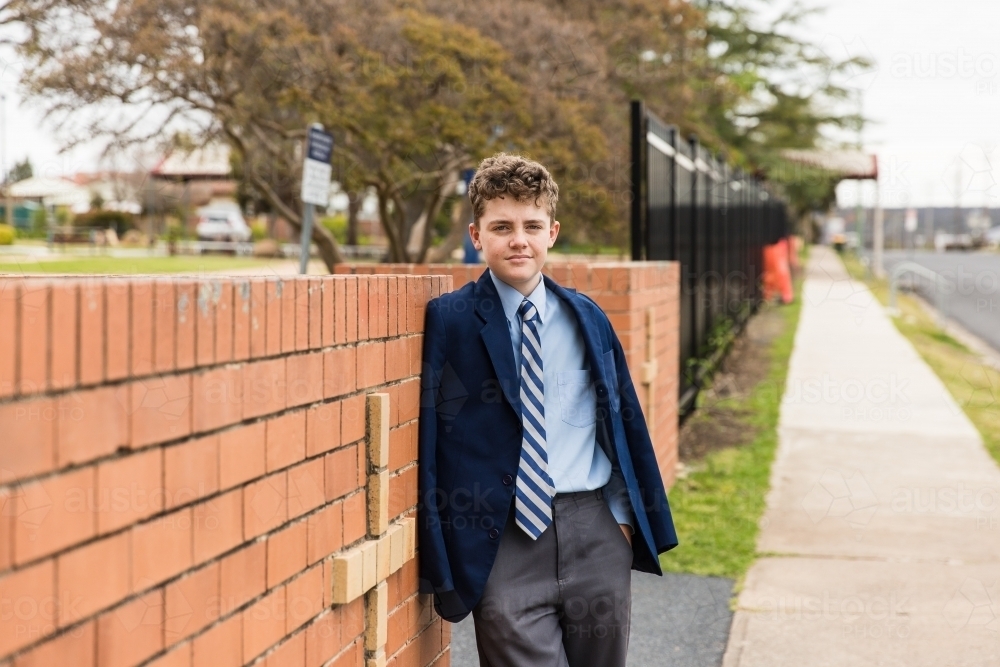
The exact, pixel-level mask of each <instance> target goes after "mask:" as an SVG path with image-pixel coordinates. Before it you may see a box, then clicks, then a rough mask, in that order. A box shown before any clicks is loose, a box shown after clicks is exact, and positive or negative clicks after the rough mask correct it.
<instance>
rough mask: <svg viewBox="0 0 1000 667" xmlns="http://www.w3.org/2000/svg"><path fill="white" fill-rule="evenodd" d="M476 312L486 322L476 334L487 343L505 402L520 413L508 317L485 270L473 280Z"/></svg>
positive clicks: (518, 385) (487, 271)
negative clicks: (474, 281) (475, 280)
mask: <svg viewBox="0 0 1000 667" xmlns="http://www.w3.org/2000/svg"><path fill="white" fill-rule="evenodd" d="M475 296H476V313H477V314H478V315H479V317H480V318H482V320H483V321H484V322H485V323H486V324H485V325H484V326H483V328H482V329H481V330H480V332H479V335H480V336H482V338H483V343H485V344H486V351H487V353H488V354H489V355H490V361H491V362H493V370H494V371H495V372H496V375H497V380H499V381H500V388H501V389H502V390H503V395H504V396H505V397H506V398H507V402H508V403H510V406H511V407H512V408H514V412H516V413H517V415H518V416H519V417H520V415H521V398H520V396H521V384H520V382H519V381H518V379H517V368H516V367H515V364H514V348H513V347H512V344H511V340H510V331H509V330H508V329H507V316H506V315H504V312H503V304H502V303H501V302H500V295H499V294H498V293H497V288H496V285H494V284H493V279H492V278H490V272H489V270H488V269H487V270H486V271H484V272H483V275H482V276H481V277H480V278H479V280H478V281H477V282H476V289H475Z"/></svg>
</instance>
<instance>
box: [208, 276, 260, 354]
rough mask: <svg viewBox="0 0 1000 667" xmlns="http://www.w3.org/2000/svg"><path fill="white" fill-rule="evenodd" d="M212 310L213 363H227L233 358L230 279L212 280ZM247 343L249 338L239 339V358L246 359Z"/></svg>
mask: <svg viewBox="0 0 1000 667" xmlns="http://www.w3.org/2000/svg"><path fill="white" fill-rule="evenodd" d="M238 301H239V300H237V303H238ZM212 312H213V313H214V319H215V345H214V347H215V363H217V364H225V363H229V362H230V361H232V360H233V359H234V357H233V347H234V341H233V318H234V316H235V310H234V308H233V282H232V281H231V280H220V281H218V282H215V281H213V282H212ZM241 322H243V324H244V325H245V324H246V322H245V320H241ZM246 332H247V329H246V326H244V327H243V333H246ZM199 335H200V334H199ZM249 343H250V340H249V338H246V337H244V338H242V339H241V340H240V351H241V355H240V358H241V359H246V357H247V355H248V354H249Z"/></svg>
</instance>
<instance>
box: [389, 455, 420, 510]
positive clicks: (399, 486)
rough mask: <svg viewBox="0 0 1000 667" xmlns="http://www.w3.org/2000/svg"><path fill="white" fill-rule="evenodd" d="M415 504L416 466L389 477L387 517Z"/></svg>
mask: <svg viewBox="0 0 1000 667" xmlns="http://www.w3.org/2000/svg"><path fill="white" fill-rule="evenodd" d="M416 504H417V466H412V467H410V468H407V469H406V470H404V471H403V472H401V473H399V474H395V475H392V476H390V477H389V517H390V518H393V517H397V516H399V515H401V514H403V513H404V512H405V511H406V510H408V509H409V508H411V507H413V506H415V505H416Z"/></svg>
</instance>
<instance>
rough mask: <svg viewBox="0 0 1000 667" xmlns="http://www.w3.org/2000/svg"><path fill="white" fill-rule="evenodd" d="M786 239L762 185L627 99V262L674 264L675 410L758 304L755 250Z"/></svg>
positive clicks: (689, 401)
mask: <svg viewBox="0 0 1000 667" xmlns="http://www.w3.org/2000/svg"><path fill="white" fill-rule="evenodd" d="M787 234H788V216H787V211H786V208H785V205H784V203H783V202H782V201H780V200H779V199H777V198H776V197H775V196H774V195H773V193H772V192H770V191H769V189H768V188H767V186H766V185H765V184H764V183H762V182H761V181H760V180H758V179H756V178H754V177H753V176H751V175H748V174H746V173H744V172H742V171H741V170H739V169H734V168H730V167H729V166H728V165H727V164H726V162H725V161H724V160H723V159H721V158H720V157H719V156H716V155H712V154H711V153H710V152H709V151H708V150H706V149H705V147H704V146H701V145H699V143H698V141H697V139H695V138H693V137H692V138H690V139H683V138H682V137H680V136H679V133H678V131H677V128H675V127H673V126H671V125H667V124H666V123H664V122H663V121H661V120H660V119H658V118H657V117H656V116H654V115H653V114H651V113H650V112H649V111H647V110H646V109H645V107H644V105H643V104H642V102H639V101H635V102H632V259H634V260H676V261H679V262H680V265H681V305H680V309H681V313H680V369H681V378H680V410H681V412H682V413H683V412H687V411H688V410H689V409H690V408H691V407H692V406H693V404H694V399H695V397H696V396H697V393H698V389H699V387H700V384H701V382H702V380H703V376H704V374H705V372H706V371H707V369H708V368H710V367H711V365H712V364H713V363H714V361H715V360H713V359H712V358H711V355H712V353H713V351H714V350H715V349H716V348H717V347H718V346H717V344H716V339H717V338H718V337H720V336H723V335H724V334H725V333H726V332H728V331H733V330H739V329H740V328H741V327H742V326H743V324H744V323H745V322H746V320H747V318H749V317H750V315H751V314H752V313H753V312H754V311H755V310H756V308H757V306H758V304H759V303H760V298H761V278H762V275H763V270H764V246H765V245H769V244H772V243H775V242H777V241H778V240H779V239H781V238H783V237H785V236H786V235H787Z"/></svg>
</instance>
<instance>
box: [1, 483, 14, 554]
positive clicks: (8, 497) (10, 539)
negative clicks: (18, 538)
mask: <svg viewBox="0 0 1000 667" xmlns="http://www.w3.org/2000/svg"><path fill="white" fill-rule="evenodd" d="M15 491H16V489H15V488H9V487H8V488H6V489H0V573H2V572H4V571H5V570H9V569H10V568H11V567H12V566H13V565H14V513H15V512H16V510H17V499H16V498H15V497H14V493H15ZM7 503H10V504H9V505H8V504H7Z"/></svg>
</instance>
